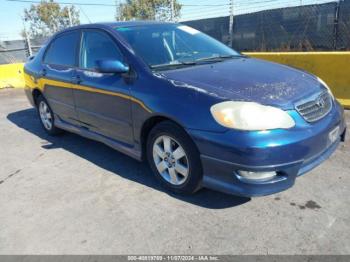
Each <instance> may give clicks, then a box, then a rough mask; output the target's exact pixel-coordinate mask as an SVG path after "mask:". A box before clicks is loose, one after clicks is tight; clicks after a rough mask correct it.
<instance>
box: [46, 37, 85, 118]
mask: <svg viewBox="0 0 350 262" xmlns="http://www.w3.org/2000/svg"><path fill="white" fill-rule="evenodd" d="M79 40H80V32H79V31H71V32H67V33H63V34H61V35H58V36H57V37H56V39H54V40H53V41H52V42H51V44H50V46H49V47H48V50H47V51H46V54H45V56H44V60H43V64H42V69H41V77H40V82H39V83H40V86H41V89H42V90H43V93H44V96H45V98H46V99H47V101H48V103H49V105H50V107H51V108H52V110H53V112H54V113H55V114H56V115H57V116H58V117H59V118H60V119H61V120H64V121H65V122H69V123H76V120H77V118H78V117H77V114H76V111H75V108H74V98H73V90H72V83H71V78H72V76H73V73H74V68H75V67H76V66H77V51H78V46H79Z"/></svg>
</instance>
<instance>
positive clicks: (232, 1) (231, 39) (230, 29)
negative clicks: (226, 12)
mask: <svg viewBox="0 0 350 262" xmlns="http://www.w3.org/2000/svg"><path fill="white" fill-rule="evenodd" d="M233 4H234V0H230V22H229V23H230V25H229V35H230V41H229V46H230V47H232V46H233V11H234V10H233V7H234V6H233Z"/></svg>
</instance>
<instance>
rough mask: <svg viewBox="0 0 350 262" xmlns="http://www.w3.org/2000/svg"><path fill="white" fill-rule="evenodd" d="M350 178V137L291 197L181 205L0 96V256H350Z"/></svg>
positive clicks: (219, 197)
mask: <svg viewBox="0 0 350 262" xmlns="http://www.w3.org/2000/svg"><path fill="white" fill-rule="evenodd" d="M346 116H347V120H348V123H349V122H350V121H349V119H350V112H349V111H348V112H346ZM349 171H350V151H349V139H348V138H347V141H346V143H343V144H342V145H341V146H340V147H339V149H338V150H337V151H336V153H335V154H334V155H333V156H332V157H331V158H330V159H329V160H327V161H326V162H325V163H323V164H322V165H321V166H319V167H317V168H316V169H314V170H313V171H312V172H310V173H308V174H306V175H304V176H302V177H299V178H298V179H297V182H296V184H295V186H294V187H293V188H291V189H289V190H287V191H285V192H282V193H279V194H275V195H271V196H267V197H260V198H253V199H249V198H241V197H236V196H231V195H225V194H222V193H218V192H214V191H211V190H202V191H200V192H198V193H197V194H196V195H194V196H182V197H181V196H177V195H173V194H170V193H168V192H165V191H164V190H163V189H162V188H161V187H160V186H159V184H158V183H157V181H156V180H155V178H154V177H153V176H152V174H151V172H150V170H149V169H148V167H147V165H146V164H144V163H139V162H137V161H135V160H133V159H131V158H129V157H127V156H124V155H123V154H121V153H118V152H116V151H114V150H112V149H110V148H108V147H107V146H105V145H103V144H100V143H97V142H94V141H90V140H87V139H85V138H82V137H79V136H77V135H74V134H70V133H66V134H64V135H63V136H60V137H49V136H48V135H46V133H45V132H44V131H43V130H42V128H41V126H40V124H39V120H38V117H37V115H36V111H35V110H34V109H32V108H31V107H30V105H29V103H28V102H27V100H26V98H25V96H24V92H23V90H18V89H17V90H15V89H7V90H0V208H1V209H0V254H216V255H219V254H350V190H349V189H350V172H349Z"/></svg>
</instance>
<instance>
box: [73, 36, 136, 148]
mask: <svg viewBox="0 0 350 262" xmlns="http://www.w3.org/2000/svg"><path fill="white" fill-rule="evenodd" d="M104 59H108V60H119V61H123V55H122V53H121V52H120V50H119V48H118V46H117V45H116V43H115V42H114V40H113V39H112V38H111V37H110V36H109V35H108V34H107V33H106V32H104V31H102V30H84V31H83V33H82V40H81V47H80V59H79V60H80V61H79V69H77V70H76V72H75V76H74V77H73V79H74V81H75V85H74V97H75V103H76V110H77V112H78V116H79V120H80V121H81V123H82V124H83V125H84V126H85V127H86V128H88V129H89V130H90V131H93V132H96V133H98V134H101V135H104V136H107V137H109V138H112V139H114V140H118V141H120V142H124V143H127V144H130V145H131V144H133V132H132V117H131V101H130V96H129V94H130V85H128V84H127V83H126V82H125V79H124V78H123V76H122V75H120V74H103V73H99V72H97V71H96V69H95V68H96V61H97V60H104Z"/></svg>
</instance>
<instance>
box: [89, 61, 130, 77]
mask: <svg viewBox="0 0 350 262" xmlns="http://www.w3.org/2000/svg"><path fill="white" fill-rule="evenodd" d="M96 66H97V68H96V69H97V71H98V72H100V73H118V74H122V73H127V72H129V69H130V68H129V66H128V65H125V64H124V63H122V62H121V61H119V60H97V61H96Z"/></svg>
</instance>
